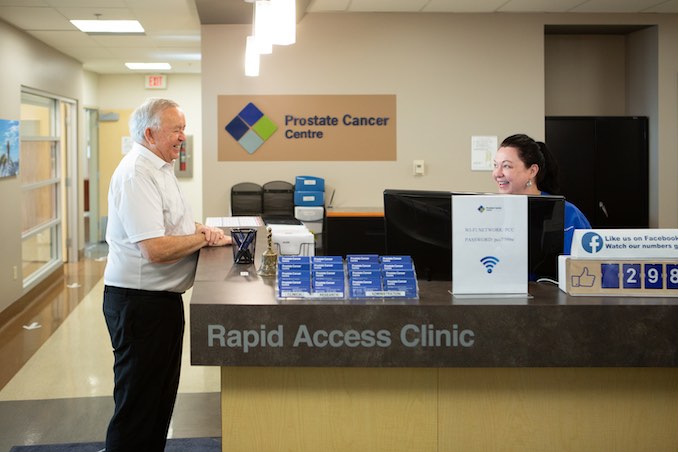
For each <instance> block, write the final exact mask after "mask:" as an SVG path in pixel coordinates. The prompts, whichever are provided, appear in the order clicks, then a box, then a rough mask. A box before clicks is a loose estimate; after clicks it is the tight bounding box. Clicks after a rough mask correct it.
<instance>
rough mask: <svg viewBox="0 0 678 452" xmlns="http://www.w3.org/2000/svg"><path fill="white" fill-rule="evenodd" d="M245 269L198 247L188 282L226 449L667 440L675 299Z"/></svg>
mask: <svg viewBox="0 0 678 452" xmlns="http://www.w3.org/2000/svg"><path fill="white" fill-rule="evenodd" d="M259 235H260V236H261V235H264V234H261V233H260V234H259ZM257 250H258V251H257V254H258V255H259V256H257V257H258V258H259V257H260V254H261V252H262V251H263V250H264V245H263V243H259V244H258V246H257ZM258 265H259V262H258V261H257V262H255V264H254V265H251V266H234V265H233V259H232V252H231V249H230V248H228V247H226V248H206V249H203V250H202V251H201V252H200V259H199V261H198V269H197V273H196V282H195V286H194V288H193V292H192V298H191V303H190V334H191V362H192V364H193V365H207V366H220V367H221V377H222V381H221V407H222V409H221V412H222V438H223V450H224V451H268V450H270V451H278V450H290V451H318V450H323V451H415V450H416V451H456V450H463V451H490V450H497V451H513V450H520V451H532V450H534V451H540V450H547V449H548V450H572V451H588V450H590V451H600V450H615V451H627V450H628V451H641V450H642V451H644V450H652V451H662V450H666V451H675V450H676V449H677V448H678V431H677V430H676V429H675V423H676V422H677V421H678V370H677V369H676V368H675V366H676V364H677V363H678V328H676V326H677V325H678V299H676V298H613V297H571V296H568V295H566V294H564V293H562V292H560V291H559V290H558V288H557V287H555V286H552V285H550V284H549V285H542V284H532V283H531V284H530V286H529V291H530V294H529V296H526V297H522V298H477V299H459V298H455V297H453V296H452V295H451V294H450V292H449V289H450V283H449V282H440V281H438V282H427V281H420V283H419V284H420V297H419V300H401V301H393V300H384V299H377V300H342V301H317V300H306V301H304V300H296V301H290V300H276V297H275V290H274V288H275V287H274V283H275V280H274V278H261V277H259V276H257V275H256V268H258Z"/></svg>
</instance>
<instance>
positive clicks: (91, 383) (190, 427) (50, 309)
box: [0, 244, 221, 452]
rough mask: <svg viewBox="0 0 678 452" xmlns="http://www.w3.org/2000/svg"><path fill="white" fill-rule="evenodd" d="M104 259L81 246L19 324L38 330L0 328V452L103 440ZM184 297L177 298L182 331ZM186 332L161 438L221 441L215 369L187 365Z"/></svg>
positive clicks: (107, 411) (107, 397) (109, 380)
mask: <svg viewBox="0 0 678 452" xmlns="http://www.w3.org/2000/svg"><path fill="white" fill-rule="evenodd" d="M105 253H106V250H105V244H103V245H97V246H95V247H89V248H88V250H87V251H86V253H85V258H84V259H83V261H82V262H80V263H79V265H77V266H76V265H67V266H66V268H65V275H64V281H63V284H60V285H59V287H57V288H56V289H50V290H49V291H48V292H49V293H46V294H45V295H46V300H44V301H43V302H42V308H41V309H40V310H39V311H36V312H29V313H26V314H25V318H24V319H21V323H23V324H24V325H26V326H28V325H31V324H32V323H33V322H36V323H37V324H40V327H39V328H36V329H26V328H18V327H15V328H14V329H13V330H12V329H11V328H7V327H4V328H3V326H2V325H0V331H2V334H0V361H1V362H2V363H3V365H2V367H3V368H5V369H9V372H11V374H10V375H7V376H6V378H5V380H6V382H2V381H0V452H2V451H9V449H10V448H11V447H12V446H13V445H26V444H48V443H50V444H51V443H67V442H80V441H103V439H104V436H105V431H106V426H107V424H108V420H109V418H110V415H111V413H112V411H113V400H112V393H113V371H112V366H113V354H112V351H111V346H110V342H109V338H108V333H107V330H106V325H105V322H104V318H103V314H102V313H101V302H102V293H103V279H102V278H101V275H102V274H103V268H104V266H105ZM83 288H86V289H87V290H83ZM190 296H191V293H190V291H188V292H186V294H184V304H185V313H186V324H187V326H188V324H189V321H190V320H189V309H188V303H189V301H190ZM188 333H189V329H188V327H187V328H186V336H185V339H184V355H183V364H182V374H181V382H180V386H179V395H178V397H177V404H176V408H175V411H174V416H173V419H172V425H171V426H170V432H169V436H170V437H172V438H187V437H202V436H221V420H220V411H219V384H220V383H219V368H218V367H199V366H191V365H190V362H189V361H190V342H189V340H190V336H189V334H188ZM17 360H18V361H19V362H18V363H17ZM14 369H17V370H14ZM6 372H7V370H6Z"/></svg>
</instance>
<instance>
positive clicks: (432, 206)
mask: <svg viewBox="0 0 678 452" xmlns="http://www.w3.org/2000/svg"><path fill="white" fill-rule="evenodd" d="M453 194H454V193H452V192H449V191H427V190H393V189H389V190H385V191H384V225H385V233H386V253H387V254H391V255H399V254H400V255H409V256H412V259H413V260H414V265H415V268H416V270H417V277H418V278H419V279H426V280H441V281H449V280H451V279H452V195H453ZM459 194H472V193H459ZM564 209H565V201H564V198H563V197H562V196H530V197H529V198H528V272H529V275H530V279H531V280H535V279H538V278H551V279H554V280H555V279H557V278H558V255H559V254H562V253H563V229H564V226H563V220H564Z"/></svg>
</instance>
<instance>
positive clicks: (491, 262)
mask: <svg viewBox="0 0 678 452" xmlns="http://www.w3.org/2000/svg"><path fill="white" fill-rule="evenodd" d="M480 263H481V264H483V265H484V266H485V270H487V273H492V271H493V270H494V267H495V266H496V265H497V264H498V263H499V258H497V257H494V256H485V257H483V258H482V259H480Z"/></svg>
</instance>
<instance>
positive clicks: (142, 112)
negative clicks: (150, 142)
mask: <svg viewBox="0 0 678 452" xmlns="http://www.w3.org/2000/svg"><path fill="white" fill-rule="evenodd" d="M168 108H179V104H177V103H176V102H174V101H173V100H170V99H161V98H159V97H150V98H148V99H146V101H145V102H144V103H143V104H141V105H139V106H138V107H137V108H136V110H134V112H133V113H132V116H130V118H129V132H130V135H132V139H133V140H134V141H135V142H137V143H139V144H142V143H145V142H146V137H145V133H146V129H149V128H150V129H151V130H158V129H159V128H160V116H161V113H162V112H163V111H165V110H167V109H168Z"/></svg>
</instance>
